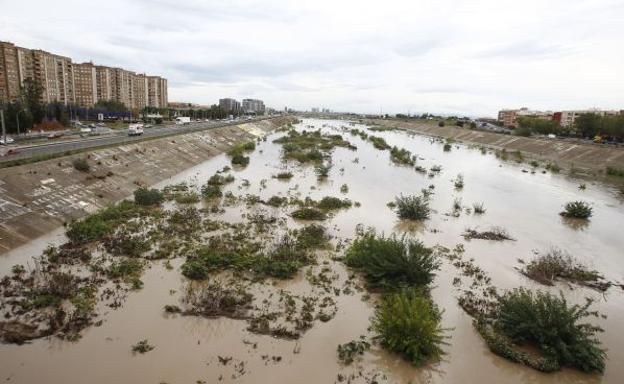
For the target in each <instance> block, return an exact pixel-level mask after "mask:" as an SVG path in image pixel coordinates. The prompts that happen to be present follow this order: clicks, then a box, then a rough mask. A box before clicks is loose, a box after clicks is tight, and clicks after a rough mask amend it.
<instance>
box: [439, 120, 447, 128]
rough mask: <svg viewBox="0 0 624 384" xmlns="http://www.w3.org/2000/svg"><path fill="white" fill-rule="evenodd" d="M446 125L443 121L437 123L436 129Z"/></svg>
mask: <svg viewBox="0 0 624 384" xmlns="http://www.w3.org/2000/svg"><path fill="white" fill-rule="evenodd" d="M445 125H446V123H445V122H444V121H439V122H438V127H444V126H445Z"/></svg>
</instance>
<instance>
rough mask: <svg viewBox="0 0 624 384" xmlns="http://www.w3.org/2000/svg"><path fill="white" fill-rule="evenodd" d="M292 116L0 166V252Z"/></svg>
mask: <svg viewBox="0 0 624 384" xmlns="http://www.w3.org/2000/svg"><path fill="white" fill-rule="evenodd" d="M295 120H296V119H295V118H294V117H289V116H285V117H277V118H270V119H262V120H261V121H258V120H256V121H253V122H249V123H243V124H240V123H239V124H236V125H235V124H224V125H223V126H220V127H210V129H199V128H195V127H193V128H190V129H191V132H190V133H185V134H177V135H176V136H166V137H161V138H154V139H151V140H142V141H136V140H134V141H130V142H125V141H122V144H120V145H117V146H114V147H112V146H111V147H107V148H102V149H94V150H92V151H91V150H86V151H85V152H83V153H80V154H76V155H72V156H65V157H58V158H55V159H51V160H45V161H39V162H37V163H31V164H24V165H19V166H14V167H10V168H3V169H0V180H1V181H0V253H4V252H6V251H8V250H10V249H13V248H15V247H17V246H19V245H21V244H24V243H26V242H28V241H30V240H32V239H35V238H37V237H39V236H41V235H44V234H46V233H48V232H51V231H53V230H54V229H56V228H58V227H59V226H61V225H63V224H64V223H66V222H68V221H71V220H73V219H77V218H80V217H83V216H84V215H86V214H88V213H89V212H93V211H95V210H97V209H99V208H101V207H103V206H106V205H108V204H111V203H114V202H117V201H119V200H121V199H124V198H126V197H127V196H130V195H131V194H132V193H133V191H134V190H135V189H136V188H138V187H139V186H149V185H153V184H156V183H158V182H160V181H163V180H166V179H167V178H169V177H171V176H173V175H176V174H178V173H179V172H181V171H184V170H186V169H188V168H191V167H193V166H195V165H197V164H200V163H201V162H203V161H205V160H207V159H209V158H211V157H214V156H217V155H219V154H221V153H223V152H225V151H227V150H228V149H229V148H230V147H231V146H232V145H234V144H237V143H239V142H242V141H245V140H253V139H256V138H257V137H260V136H263V135H264V134H265V133H267V132H270V131H272V130H274V129H275V128H278V127H280V126H282V125H285V124H288V123H291V122H293V121H295ZM120 139H126V138H120ZM76 158H81V159H85V160H86V161H87V162H88V163H89V165H90V170H89V171H88V172H80V171H78V170H76V169H74V166H73V161H74V159H76Z"/></svg>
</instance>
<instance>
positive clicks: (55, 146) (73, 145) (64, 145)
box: [0, 117, 271, 163]
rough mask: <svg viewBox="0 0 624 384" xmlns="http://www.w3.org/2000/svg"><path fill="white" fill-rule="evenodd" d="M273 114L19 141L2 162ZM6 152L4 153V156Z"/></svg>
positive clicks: (0, 156) (6, 149) (3, 149)
mask: <svg viewBox="0 0 624 384" xmlns="http://www.w3.org/2000/svg"><path fill="white" fill-rule="evenodd" d="M269 118H271V117H258V118H254V119H251V120H235V121H207V122H204V121H202V122H192V123H190V124H186V125H177V124H171V125H162V126H160V125H159V126H154V127H152V128H148V129H145V132H144V133H143V135H141V136H128V130H127V129H120V130H116V131H111V132H110V133H107V134H104V135H101V136H91V137H85V138H80V137H78V136H76V137H75V138H69V137H67V138H65V139H54V141H50V142H48V143H42V144H32V145H19V144H13V145H8V146H2V147H0V163H2V162H5V161H13V160H22V159H28V158H30V157H38V156H52V155H55V154H61V153H64V152H67V151H76V150H85V149H91V148H97V147H103V146H108V145H119V144H127V143H131V142H134V141H139V140H145V139H146V138H159V137H165V136H172V135H180V134H184V133H190V132H197V131H203V130H206V129H212V128H218V127H224V126H228V125H238V124H244V123H249V122H254V121H259V120H265V119H269ZM3 154H4V156H3Z"/></svg>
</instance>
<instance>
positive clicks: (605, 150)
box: [368, 120, 624, 174]
mask: <svg viewBox="0 0 624 384" xmlns="http://www.w3.org/2000/svg"><path fill="white" fill-rule="evenodd" d="M368 122H369V123H372V124H374V125H380V126H385V127H395V128H401V129H406V130H409V131H414V132H417V133H420V134H423V135H427V136H434V137H441V138H453V139H455V140H460V141H463V142H468V143H474V144H479V145H484V146H487V147H491V148H495V149H506V150H507V151H521V152H523V153H524V154H525V155H528V157H531V158H536V159H540V160H546V161H551V162H554V163H556V164H557V165H559V166H560V167H563V168H568V169H570V168H574V169H576V170H581V171H583V172H586V173H590V174H597V173H599V172H602V171H604V170H605V168H606V167H614V168H619V169H624V148H617V147H607V146H604V145H599V144H591V143H581V142H577V141H567V140H560V139H543V138H532V137H520V136H511V135H503V134H499V133H492V132H483V131H473V130H469V129H465V128H459V127H453V126H445V127H439V126H437V125H435V124H425V123H414V122H404V121H399V120H370V121H368Z"/></svg>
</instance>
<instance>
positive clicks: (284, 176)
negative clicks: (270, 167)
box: [275, 172, 293, 180]
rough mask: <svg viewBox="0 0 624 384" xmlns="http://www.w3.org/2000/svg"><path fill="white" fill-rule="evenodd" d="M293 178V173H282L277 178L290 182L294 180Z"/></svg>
mask: <svg viewBox="0 0 624 384" xmlns="http://www.w3.org/2000/svg"><path fill="white" fill-rule="evenodd" d="M292 177H293V174H292V173H291V172H280V173H278V174H277V175H276V176H275V178H276V179H280V180H289V179H292Z"/></svg>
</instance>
